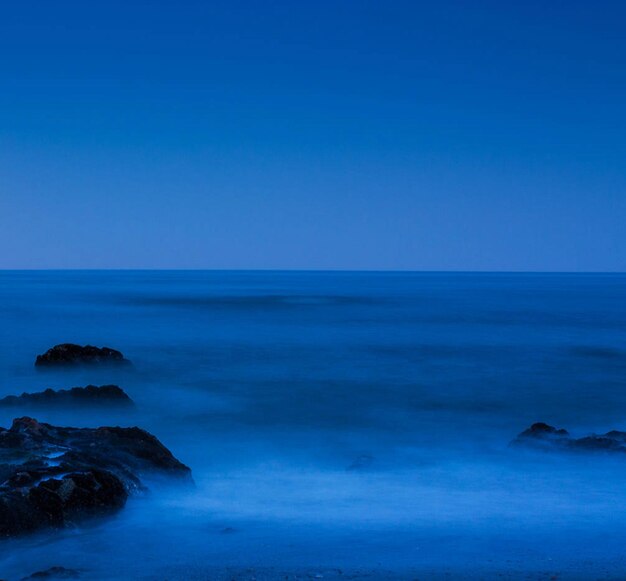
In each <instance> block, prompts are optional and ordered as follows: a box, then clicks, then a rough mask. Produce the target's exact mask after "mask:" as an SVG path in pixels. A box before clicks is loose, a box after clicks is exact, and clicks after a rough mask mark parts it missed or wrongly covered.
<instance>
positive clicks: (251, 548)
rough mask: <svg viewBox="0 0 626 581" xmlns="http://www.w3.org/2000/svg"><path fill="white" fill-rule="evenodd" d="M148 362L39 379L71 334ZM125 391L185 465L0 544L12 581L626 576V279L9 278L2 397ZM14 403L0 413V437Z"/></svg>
mask: <svg viewBox="0 0 626 581" xmlns="http://www.w3.org/2000/svg"><path fill="white" fill-rule="evenodd" d="M66 342H72V343H78V344H91V345H96V346H100V347H101V346H108V347H112V348H115V349H119V350H120V351H122V352H123V353H124V355H125V356H126V357H127V358H129V359H130V360H131V361H132V362H133V366H132V368H128V369H126V368H124V369H115V368H103V369H96V368H80V369H66V370H62V371H55V372H51V371H38V370H37V369H35V367H34V361H35V357H36V355H38V354H41V353H43V352H45V351H46V350H47V349H48V348H50V347H52V346H53V345H55V344H58V343H66ZM88 384H95V385H104V384H116V385H119V386H120V387H122V388H123V389H124V390H125V391H126V392H127V393H128V395H129V396H130V397H131V398H132V399H133V400H134V402H135V404H136V407H135V409H133V410H130V411H116V410H114V409H97V408H95V409H90V410H84V409H83V410H77V409H56V410H52V409H51V410H46V409H38V410H37V411H36V415H35V414H34V413H30V412H27V411H24V412H23V413H22V412H20V415H27V414H28V415H35V417H36V418H37V419H38V420H40V421H45V422H49V423H53V424H55V425H66V426H109V425H120V426H139V427H142V428H144V429H146V430H148V431H149V432H151V433H153V434H154V435H155V436H157V437H158V438H159V439H160V440H161V442H163V444H164V445H166V446H167V447H168V448H169V449H170V450H171V451H172V453H173V454H174V455H175V456H176V457H177V458H178V459H180V460H181V461H182V462H184V463H185V464H187V465H188V466H189V467H190V468H191V470H192V474H193V479H194V483H195V485H194V486H187V487H179V486H174V485H169V484H167V483H163V482H156V481H155V483H154V484H153V485H149V492H147V493H144V494H140V495H138V496H135V497H132V498H131V499H130V500H129V502H128V504H127V506H126V507H125V508H124V509H123V510H122V511H120V512H119V513H116V514H114V515H111V516H109V517H106V518H102V519H97V520H92V521H84V522H78V523H76V524H75V525H74V526H71V527H69V528H67V529H64V530H61V531H58V530H56V531H44V532H40V533H37V534H34V535H29V536H26V537H21V538H18V539H12V540H2V541H0V578H2V579H7V580H9V581H13V580H18V579H22V578H23V577H26V576H28V575H31V574H32V573H35V572H37V571H43V570H46V569H49V568H50V567H65V568H67V569H73V570H76V571H78V573H76V574H77V575H80V577H79V578H80V579H95V580H102V579H120V580H124V579H137V580H160V581H165V580H169V581H175V580H187V579H189V580H194V579H198V580H200V579H218V580H219V579H228V580H230V579H249V580H253V579H255V580H259V581H260V580H263V579H283V580H285V579H293V580H295V579H361V578H363V579H370V580H373V579H421V580H428V579H496V578H504V579H559V580H560V579H625V578H626V509H625V507H626V456H622V455H619V454H613V455H603V454H578V455H566V454H565V455H564V454H558V453H545V452H536V451H524V450H522V449H519V448H515V447H510V446H509V444H510V442H511V440H512V439H513V438H515V436H516V435H517V434H519V433H520V432H521V431H522V430H524V429H526V428H527V427H528V426H529V425H531V424H532V423H534V422H539V421H541V422H546V423H548V424H551V425H554V426H556V427H559V428H561V427H562V428H566V429H567V430H568V431H569V432H570V433H571V434H573V435H575V436H583V435H586V434H590V433H604V432H606V431H608V430H611V429H618V430H626V275H623V274H567V273H561V274H556V273H555V274H549V273H548V274H546V273H541V274H534V273H519V274H518V273H514V274H509V273H421V272H335V271H333V272H319V271H315V272H307V271H290V272H282V271H250V272H248V271H1V272H0V397H3V396H5V395H10V394H16V395H19V394H21V393H22V392H34V391H40V390H43V389H45V388H49V387H51V388H55V389H58V388H68V387H74V386H85V385H88ZM15 415H16V411H15V410H13V409H6V408H5V409H0V426H4V427H9V426H10V424H11V421H12V419H13V417H15Z"/></svg>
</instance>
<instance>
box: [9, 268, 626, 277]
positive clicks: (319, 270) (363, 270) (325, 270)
mask: <svg viewBox="0 0 626 581" xmlns="http://www.w3.org/2000/svg"><path fill="white" fill-rule="evenodd" d="M0 272H251V273H252V272H280V273H288V272H294V273H298V272H300V273H304V272H310V273H314V272H317V273H381V274H384V273H389V274H393V273H398V274H401V273H404V274H608V275H610V274H626V270H488V269H478V270H457V269H424V270H420V269H409V268H171V267H170V268H151V267H139V268H130V267H129V268H108V267H105V268H0Z"/></svg>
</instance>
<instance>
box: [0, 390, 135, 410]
mask: <svg viewBox="0 0 626 581" xmlns="http://www.w3.org/2000/svg"><path fill="white" fill-rule="evenodd" d="M101 404H104V405H116V406H119V405H121V406H129V407H130V406H132V405H133V400H131V399H130V397H128V395H126V393H125V392H124V390H123V389H122V388H121V387H118V386H117V385H101V386H100V387H97V386H95V385H88V386H87V387H73V388H71V389H59V390H56V391H55V390H54V389H46V390H45V391H39V392H37V393H23V394H22V395H20V396H16V395H8V396H7V397H5V398H2V399H0V406H1V407H16V406H21V407H50V406H56V405H81V406H85V405H87V406H91V405H101Z"/></svg>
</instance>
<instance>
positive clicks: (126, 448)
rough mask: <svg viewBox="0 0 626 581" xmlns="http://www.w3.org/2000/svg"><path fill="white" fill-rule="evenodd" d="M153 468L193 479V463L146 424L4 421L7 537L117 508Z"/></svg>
mask: <svg viewBox="0 0 626 581" xmlns="http://www.w3.org/2000/svg"><path fill="white" fill-rule="evenodd" d="M148 473H156V474H163V475H167V476H170V477H175V478H177V479H179V480H181V481H187V482H190V481H191V471H190V469H189V468H188V467H187V466H185V465H184V464H182V463H181V462H179V461H178V460H177V459H176V458H175V457H174V456H173V455H172V453H171V452H170V451H169V450H168V449H167V448H166V447H165V446H163V444H161V442H159V440H157V438H155V437H154V436H153V435H152V434H149V433H148V432H146V431H144V430H142V429H140V428H117V427H116V428H106V427H104V428H61V427H55V426H52V425H50V424H46V423H42V422H38V421H37V420H35V419H33V418H29V417H23V418H18V419H15V420H14V421H13V425H12V426H11V427H10V428H9V429H3V428H0V481H1V484H0V536H4V537H7V536H12V535H17V534H21V533H26V532H30V531H34V530H37V529H40V528H45V527H56V528H59V527H63V526H67V525H68V524H70V523H73V522H76V521H79V520H81V519H83V518H85V517H88V516H97V515H104V514H108V513H111V512H114V511H116V510H118V509H120V508H122V507H123V506H124V504H125V503H126V499H127V497H128V495H129V494H130V493H132V492H135V491H138V490H141V489H143V487H144V486H143V484H142V480H141V477H142V476H143V475H145V474H148Z"/></svg>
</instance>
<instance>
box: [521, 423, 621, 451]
mask: <svg viewBox="0 0 626 581" xmlns="http://www.w3.org/2000/svg"><path fill="white" fill-rule="evenodd" d="M511 445H513V446H524V447H529V448H535V449H542V450H547V451H564V452H610V453H621V454H623V453H626V432H619V431H617V430H612V431H610V432H607V433H606V434H591V435H589V436H585V437H583V438H573V437H572V436H570V434H569V432H567V431H566V430H564V429H557V428H555V427H553V426H550V425H548V424H544V423H536V424H533V425H532V426H530V428H528V429H527V430H524V431H523V432H522V433H521V434H519V435H518V436H517V437H516V438H515V439H514V440H513V441H512V442H511Z"/></svg>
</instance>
